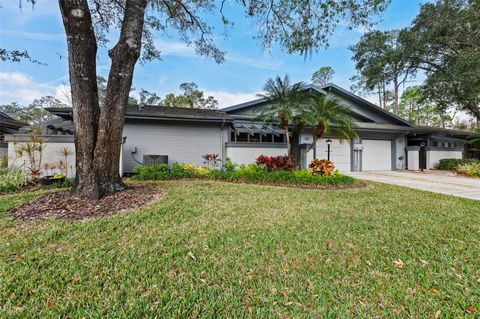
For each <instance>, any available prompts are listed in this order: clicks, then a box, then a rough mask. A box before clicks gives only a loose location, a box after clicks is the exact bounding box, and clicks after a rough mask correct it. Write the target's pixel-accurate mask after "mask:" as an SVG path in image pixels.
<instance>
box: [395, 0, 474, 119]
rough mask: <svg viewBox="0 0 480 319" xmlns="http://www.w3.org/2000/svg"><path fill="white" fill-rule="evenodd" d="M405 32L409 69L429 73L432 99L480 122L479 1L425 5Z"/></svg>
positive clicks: (450, 0) (427, 86)
mask: <svg viewBox="0 0 480 319" xmlns="http://www.w3.org/2000/svg"><path fill="white" fill-rule="evenodd" d="M403 33H404V34H403V38H404V39H403V41H404V42H405V43H406V44H405V45H406V46H407V47H408V48H409V56H408V57H409V58H408V63H409V65H410V68H411V69H413V70H421V71H423V72H424V73H425V74H426V76H427V79H426V81H425V83H424V88H425V92H426V93H427V94H428V95H429V96H430V98H432V99H433V100H435V101H436V102H437V103H441V104H445V105H454V106H456V107H457V108H458V109H460V110H464V111H466V112H468V113H469V114H471V115H472V116H474V117H475V118H476V119H477V120H478V121H480V77H479V76H478V75H479V74H480V2H479V1H475V0H448V1H446V0H439V1H437V2H435V3H427V4H424V5H422V6H421V8H420V13H419V14H418V16H417V17H416V18H415V20H414V21H413V23H412V26H411V27H410V28H408V29H407V30H405V31H404V32H403Z"/></svg>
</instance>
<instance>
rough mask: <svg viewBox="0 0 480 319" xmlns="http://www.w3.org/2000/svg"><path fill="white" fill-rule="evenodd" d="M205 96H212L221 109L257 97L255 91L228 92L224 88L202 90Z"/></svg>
mask: <svg viewBox="0 0 480 319" xmlns="http://www.w3.org/2000/svg"><path fill="white" fill-rule="evenodd" d="M204 93H205V95H206V96H213V97H214V98H215V99H216V100H217V101H218V108H219V109H222V108H225V107H229V106H232V105H235V104H239V103H243V102H247V101H250V100H253V99H257V98H258V97H257V93H255V92H228V91H224V90H218V91H209V90H207V91H204Z"/></svg>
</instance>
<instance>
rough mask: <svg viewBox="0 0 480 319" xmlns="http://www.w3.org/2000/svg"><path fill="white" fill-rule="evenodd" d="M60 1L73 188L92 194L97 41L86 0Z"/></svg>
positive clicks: (97, 111)
mask: <svg viewBox="0 0 480 319" xmlns="http://www.w3.org/2000/svg"><path fill="white" fill-rule="evenodd" d="M59 4H60V11H61V13H62V18H63V25H64V27H65V33H66V35H67V44H68V66H69V73H70V86H71V93H72V107H73V124H74V127H75V154H76V155H75V161H76V165H75V167H76V177H75V184H74V186H73V188H72V192H73V194H75V195H84V194H92V195H93V194H97V193H98V179H97V175H96V173H95V168H94V161H93V159H94V149H95V143H96V140H97V129H98V117H99V114H100V108H99V105H98V89H97V71H96V59H97V41H96V38H95V33H94V30H93V26H92V19H91V16H90V10H89V8H88V4H87V1H86V0H59ZM89 197H95V196H89Z"/></svg>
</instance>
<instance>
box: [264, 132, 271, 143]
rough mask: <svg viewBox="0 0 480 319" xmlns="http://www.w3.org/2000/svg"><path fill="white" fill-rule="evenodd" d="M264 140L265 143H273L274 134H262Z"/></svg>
mask: <svg viewBox="0 0 480 319" xmlns="http://www.w3.org/2000/svg"><path fill="white" fill-rule="evenodd" d="M262 142H263V143H272V142H273V136H272V134H265V135H262Z"/></svg>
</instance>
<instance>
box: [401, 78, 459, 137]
mask: <svg viewBox="0 0 480 319" xmlns="http://www.w3.org/2000/svg"><path fill="white" fill-rule="evenodd" d="M398 115H399V116H401V117H403V118H405V119H407V120H408V121H409V122H411V123H413V124H416V125H425V126H434V127H443V128H446V127H447V126H451V124H452V117H451V116H450V115H449V114H448V112H447V109H446V108H445V107H444V105H442V104H440V105H439V104H436V103H434V102H433V101H432V100H431V99H430V98H429V97H428V96H427V94H426V92H425V90H424V89H423V87H422V86H420V85H415V86H411V87H409V88H407V89H406V90H405V91H403V93H402V97H401V99H400V104H399V109H398Z"/></svg>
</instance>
